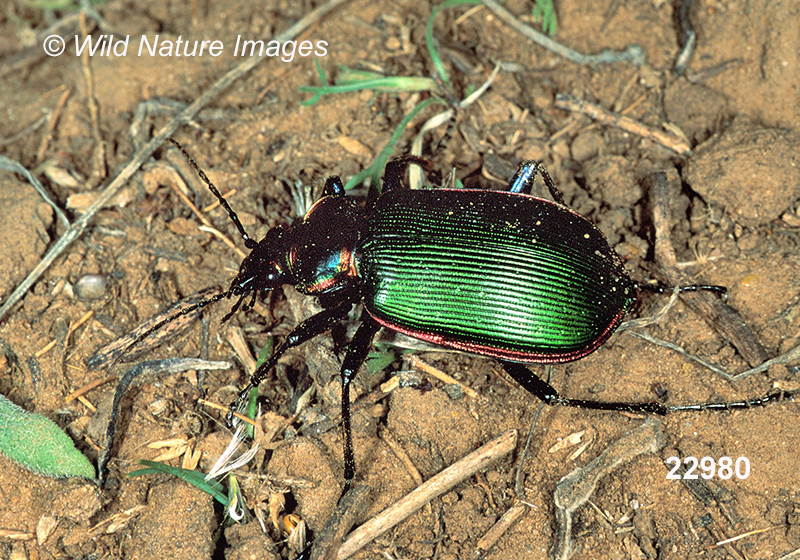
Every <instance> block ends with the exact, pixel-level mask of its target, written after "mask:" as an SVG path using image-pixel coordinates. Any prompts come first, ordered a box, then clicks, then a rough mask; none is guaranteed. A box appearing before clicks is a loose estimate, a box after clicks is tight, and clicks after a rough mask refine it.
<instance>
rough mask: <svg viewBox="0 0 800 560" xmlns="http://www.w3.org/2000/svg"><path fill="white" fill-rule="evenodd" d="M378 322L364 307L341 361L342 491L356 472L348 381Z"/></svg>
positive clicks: (369, 343)
mask: <svg viewBox="0 0 800 560" xmlns="http://www.w3.org/2000/svg"><path fill="white" fill-rule="evenodd" d="M380 328H381V326H380V324H379V323H378V322H377V321H376V320H375V319H373V318H372V315H370V314H369V313H367V311H366V309H365V310H364V312H363V313H362V314H361V324H360V325H359V327H358V330H357V331H356V334H355V335H353V340H351V341H350V346H348V347H347V354H345V357H344V362H343V363H342V431H343V434H344V491H343V492H342V494H343V495H344V494H346V493H347V491H348V490H349V489H350V483H351V482H353V477H354V476H355V472H356V462H355V458H354V455H353V430H352V428H351V425H350V382H351V381H352V380H353V378H354V377H355V376H356V374H357V373H358V370H359V369H361V366H362V365H363V363H364V360H365V359H366V358H367V353H368V352H369V349H370V347H371V346H372V339H373V338H374V337H375V333H377V332H378V331H379V330H380Z"/></svg>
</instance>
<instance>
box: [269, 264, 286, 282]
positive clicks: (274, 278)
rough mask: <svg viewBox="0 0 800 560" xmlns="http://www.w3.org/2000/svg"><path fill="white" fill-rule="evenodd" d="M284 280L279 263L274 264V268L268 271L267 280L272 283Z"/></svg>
mask: <svg viewBox="0 0 800 560" xmlns="http://www.w3.org/2000/svg"><path fill="white" fill-rule="evenodd" d="M282 280H283V274H282V272H281V269H280V267H279V266H278V265H276V264H273V265H272V268H271V269H270V270H269V272H267V281H268V282H269V283H270V284H276V283H280V282H281V281H282Z"/></svg>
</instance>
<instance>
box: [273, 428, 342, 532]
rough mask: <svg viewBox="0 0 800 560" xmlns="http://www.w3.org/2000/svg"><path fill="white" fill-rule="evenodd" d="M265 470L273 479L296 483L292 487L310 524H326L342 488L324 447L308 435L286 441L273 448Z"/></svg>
mask: <svg viewBox="0 0 800 560" xmlns="http://www.w3.org/2000/svg"><path fill="white" fill-rule="evenodd" d="M267 472H268V474H269V476H270V478H271V479H273V480H277V481H279V482H280V481H288V480H291V481H294V482H296V483H297V484H294V485H293V487H292V491H293V494H294V497H295V499H296V500H297V505H298V506H300V510H301V512H302V516H303V519H304V520H305V521H306V523H307V524H308V526H309V527H311V528H312V529H313V530H318V529H320V528H321V527H323V526H324V525H325V522H326V521H327V520H328V518H329V517H330V515H331V512H333V510H334V508H335V507H336V502H337V500H338V499H339V494H341V491H342V488H341V486H339V482H338V481H339V480H340V479H339V478H337V475H336V473H334V472H333V468H332V467H331V465H330V462H329V460H328V457H327V455H326V453H325V451H324V450H323V449H321V448H320V447H319V446H318V445H316V444H315V443H314V442H313V441H312V440H310V439H308V438H296V439H293V440H291V441H288V442H285V443H284V444H283V445H280V446H278V448H277V449H275V451H274V452H273V455H272V459H271V460H270V462H269V465H268V466H267ZM340 476H341V475H340Z"/></svg>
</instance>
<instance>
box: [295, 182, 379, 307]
mask: <svg viewBox="0 0 800 560" xmlns="http://www.w3.org/2000/svg"><path fill="white" fill-rule="evenodd" d="M363 222H364V219H363V210H362V209H361V208H360V207H359V206H358V205H357V204H356V203H355V201H353V199H351V198H350V197H346V196H326V197H323V198H321V199H320V200H319V201H317V202H316V203H315V204H314V206H312V207H311V209H310V210H309V211H308V213H307V214H306V216H305V218H303V220H302V221H301V222H299V223H297V224H295V225H294V226H292V227H291V228H289V230H288V231H287V234H288V235H287V243H286V246H285V254H284V258H285V261H284V262H285V265H286V272H287V276H288V282H289V283H291V284H293V285H294V287H295V288H297V290H298V291H299V292H301V293H304V294H322V293H327V292H332V291H335V290H339V289H342V288H344V287H348V286H352V285H353V283H357V282H358V281H359V279H358V276H357V272H356V265H355V248H356V245H357V244H358V241H359V239H360V237H361V235H362V231H361V230H362V228H363V226H362V224H363Z"/></svg>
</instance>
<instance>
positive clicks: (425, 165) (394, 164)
mask: <svg viewBox="0 0 800 560" xmlns="http://www.w3.org/2000/svg"><path fill="white" fill-rule="evenodd" d="M411 163H416V164H417V165H419V166H420V167H421V168H422V169H424V170H425V173H428V174H429V175H430V174H433V173H434V171H433V168H432V167H431V164H430V163H429V162H428V160H426V159H422V158H421V157H417V156H411V155H405V156H401V157H398V158H395V159H393V160H392V161H390V162H389V163H387V164H386V169H384V171H383V192H389V191H391V190H395V189H407V188H408V185H406V182H405V176H406V169H408V166H409V164H411Z"/></svg>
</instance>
